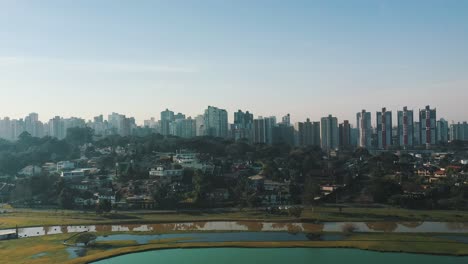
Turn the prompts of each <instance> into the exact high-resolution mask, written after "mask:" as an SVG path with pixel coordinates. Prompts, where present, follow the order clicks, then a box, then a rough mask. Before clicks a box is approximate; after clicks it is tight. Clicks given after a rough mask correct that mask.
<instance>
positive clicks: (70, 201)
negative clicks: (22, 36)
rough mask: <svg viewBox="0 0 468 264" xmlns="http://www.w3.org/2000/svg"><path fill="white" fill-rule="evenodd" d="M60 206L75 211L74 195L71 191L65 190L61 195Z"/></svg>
mask: <svg viewBox="0 0 468 264" xmlns="http://www.w3.org/2000/svg"><path fill="white" fill-rule="evenodd" d="M59 204H60V207H62V208H63V209H73V208H74V206H75V201H74V195H73V192H72V191H71V190H70V189H67V188H64V189H62V191H61V192H60V195H59Z"/></svg>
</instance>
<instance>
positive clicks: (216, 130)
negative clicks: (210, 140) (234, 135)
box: [204, 106, 228, 138]
mask: <svg viewBox="0 0 468 264" xmlns="http://www.w3.org/2000/svg"><path fill="white" fill-rule="evenodd" d="M204 121H205V124H204V125H205V135H207V136H213V137H222V138H226V137H227V136H228V114H227V111H226V110H224V109H219V108H217V107H214V106H208V108H207V109H206V110H205V115H204Z"/></svg>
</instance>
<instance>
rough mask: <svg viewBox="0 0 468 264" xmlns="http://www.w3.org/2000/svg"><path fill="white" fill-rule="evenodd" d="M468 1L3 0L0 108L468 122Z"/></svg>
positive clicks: (87, 114)
mask: <svg viewBox="0 0 468 264" xmlns="http://www.w3.org/2000/svg"><path fill="white" fill-rule="evenodd" d="M467 14H468V1H462V0H438V1H433V0H412V1H407V0H388V1H386V0H353V1H350V0H327V1H319V0H314V1H310V0H288V1H283V0H268V1H267V0H185V1H181V0H151V1H145V0H139V1H129V0H127V1H119V0H100V1H95V0H80V1H72V0H57V1H55V0H29V1H24V0H0V117H5V116H9V117H12V118H20V117H24V116H26V115H27V114H28V113H30V112H37V113H39V114H40V119H41V120H44V121H46V120H48V119H49V118H51V117H52V116H55V115H61V116H64V117H70V116H78V117H83V118H86V119H91V118H92V117H93V116H96V115H98V114H104V115H105V116H106V115H107V114H109V113H111V112H119V113H122V114H126V115H127V116H134V117H135V118H136V119H137V121H138V122H139V123H142V121H143V120H144V119H148V118H150V117H153V116H154V117H157V118H159V113H160V112H161V111H162V110H164V109H166V108H169V109H171V110H173V111H175V112H182V113H184V114H186V115H187V116H195V115H197V114H201V113H202V112H203V110H204V109H206V107H207V106H208V105H212V106H217V107H220V108H225V109H227V110H228V113H229V119H230V121H232V119H233V112H234V111H237V110H238V109H242V110H244V111H245V110H249V111H250V112H253V113H254V115H255V116H270V115H276V116H277V117H278V118H279V119H280V118H281V116H283V115H285V114H287V113H290V114H291V119H292V120H293V121H294V122H297V121H303V120H305V119H306V118H311V119H312V120H318V119H319V118H320V117H322V116H327V115H328V114H333V115H334V116H337V117H338V119H339V122H341V120H344V119H349V120H350V121H351V122H352V123H354V122H355V119H356V113H357V112H359V111H360V110H362V109H366V110H368V111H371V112H373V114H374V113H375V111H377V110H380V109H381V108H382V107H387V109H389V110H393V112H394V119H395V118H396V111H397V110H399V109H401V108H402V107H403V106H406V105H407V106H408V107H409V108H410V109H414V110H418V109H420V108H424V106H426V105H431V106H433V107H437V110H438V117H444V118H446V119H447V120H449V121H450V122H451V121H456V122H457V121H464V120H468V107H465V106H466V102H467V99H468V15H467Z"/></svg>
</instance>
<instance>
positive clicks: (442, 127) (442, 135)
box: [437, 118, 449, 143]
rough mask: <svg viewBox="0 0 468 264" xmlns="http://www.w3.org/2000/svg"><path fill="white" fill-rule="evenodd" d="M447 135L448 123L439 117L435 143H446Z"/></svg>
mask: <svg viewBox="0 0 468 264" xmlns="http://www.w3.org/2000/svg"><path fill="white" fill-rule="evenodd" d="M448 136H449V123H448V121H447V120H445V119H443V118H441V119H440V120H439V121H437V143H447V142H448Z"/></svg>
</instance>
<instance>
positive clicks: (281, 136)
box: [273, 123, 294, 145]
mask: <svg viewBox="0 0 468 264" xmlns="http://www.w3.org/2000/svg"><path fill="white" fill-rule="evenodd" d="M273 144H288V145H294V127H292V126H289V125H286V124H284V123H281V124H278V125H277V126H274V127H273Z"/></svg>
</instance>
